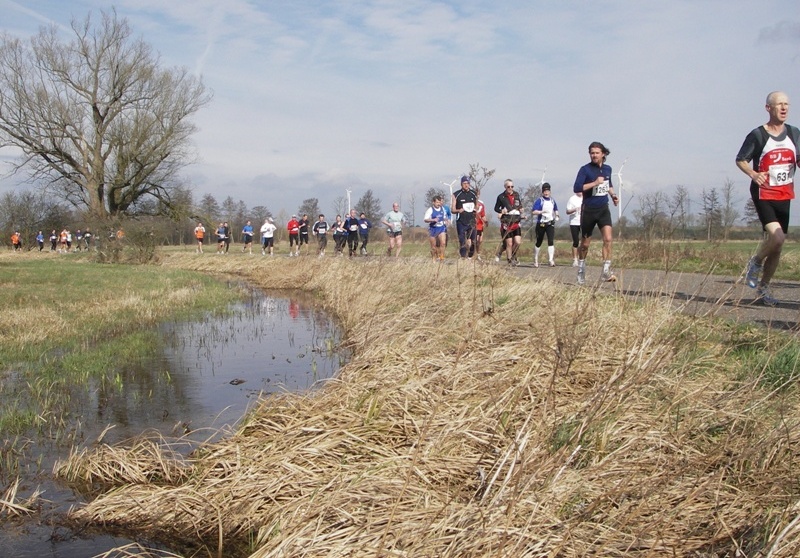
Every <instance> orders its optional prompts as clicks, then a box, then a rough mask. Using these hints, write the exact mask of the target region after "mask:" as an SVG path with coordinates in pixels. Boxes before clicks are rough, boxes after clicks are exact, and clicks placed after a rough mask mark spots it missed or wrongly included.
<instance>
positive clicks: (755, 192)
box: [736, 91, 800, 306]
mask: <svg viewBox="0 0 800 558" xmlns="http://www.w3.org/2000/svg"><path fill="white" fill-rule="evenodd" d="M766 109H767V112H768V113H769V120H768V121H767V123H766V124H764V125H763V126H759V127H758V128H756V129H754V130H752V131H751V132H750V133H749V134H747V137H746V138H745V139H744V143H743V144H742V147H741V149H739V153H738V155H736V166H737V167H739V169H740V170H741V171H742V172H743V173H745V174H746V175H747V176H749V177H750V197H751V198H752V199H753V204H754V205H755V208H756V212H757V213H758V219H759V220H760V221H761V226H762V227H763V229H764V233H765V237H764V240H763V241H762V242H761V245H760V246H759V247H758V251H757V252H756V254H755V256H753V257H752V258H750V261H749V262H748V264H747V268H746V269H745V282H746V283H747V286H748V287H750V288H753V289H758V291H757V292H758V300H759V301H760V302H761V303H762V304H764V305H766V306H777V305H778V300H777V299H776V298H775V297H773V296H772V294H771V293H770V290H769V282H770V281H771V280H772V276H773V275H774V274H775V270H776V269H778V263H779V262H780V259H781V251H782V250H783V243H784V242H785V241H786V235H787V234H788V232H789V209H790V204H791V200H793V199H794V173H795V168H796V167H797V165H798V163H800V130H798V129H797V128H795V127H794V126H790V125H789V124H786V119H787V118H788V117H789V97H788V96H787V95H786V93H784V92H782V91H773V92H772V93H770V94H769V95H767V104H766ZM751 161H752V162H753V166H751V164H750V162H751ZM753 167H755V168H753ZM759 278H760V280H759Z"/></svg>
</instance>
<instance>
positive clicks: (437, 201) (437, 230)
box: [423, 194, 450, 261]
mask: <svg viewBox="0 0 800 558" xmlns="http://www.w3.org/2000/svg"><path fill="white" fill-rule="evenodd" d="M431 201H432V203H433V205H432V206H431V207H429V208H428V210H427V211H426V212H425V218H424V219H423V221H425V222H426V223H428V240H430V243H431V257H433V259H434V260H439V261H442V260H444V248H445V239H444V235H445V232H446V231H447V225H449V224H450V220H449V219H448V218H447V214H446V213H445V211H444V208H443V207H442V196H440V195H438V194H437V195H435V196H433V199H432V200H431Z"/></svg>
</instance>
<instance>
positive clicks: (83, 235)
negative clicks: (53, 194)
mask: <svg viewBox="0 0 800 558" xmlns="http://www.w3.org/2000/svg"><path fill="white" fill-rule="evenodd" d="M93 238H94V236H93V235H92V232H91V231H90V230H89V229H86V230H85V231H81V230H80V229H78V230H77V231H75V233H74V234H73V233H72V231H70V230H69V228H66V227H65V228H64V229H62V230H61V232H56V230H55V229H53V230H52V231H51V232H50V236H49V237H47V238H46V237H45V235H44V232H42V231H39V232H37V233H36V236H35V237H34V242H35V244H34V245H33V246H35V247H36V248H38V251H39V252H42V251H44V247H45V244H46V242H49V243H50V251H51V252H57V253H59V254H66V253H69V252H80V251H82V250H90V249H91V248H92V240H93ZM11 248H12V249H13V250H14V251H15V252H21V251H22V235H21V234H20V232H19V231H14V232H13V234H12V235H11Z"/></svg>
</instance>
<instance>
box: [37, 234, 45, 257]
mask: <svg viewBox="0 0 800 558" xmlns="http://www.w3.org/2000/svg"><path fill="white" fill-rule="evenodd" d="M36 244H38V245H39V251H40V252H41V251H42V250H44V233H42V231H39V233H38V234H37V235H36Z"/></svg>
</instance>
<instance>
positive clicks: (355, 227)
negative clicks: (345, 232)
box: [350, 225, 358, 232]
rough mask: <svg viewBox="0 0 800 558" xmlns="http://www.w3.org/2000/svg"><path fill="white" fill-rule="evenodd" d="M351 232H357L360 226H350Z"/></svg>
mask: <svg viewBox="0 0 800 558" xmlns="http://www.w3.org/2000/svg"><path fill="white" fill-rule="evenodd" d="M350 230H351V231H353V232H355V231H357V230H358V225H350Z"/></svg>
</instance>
